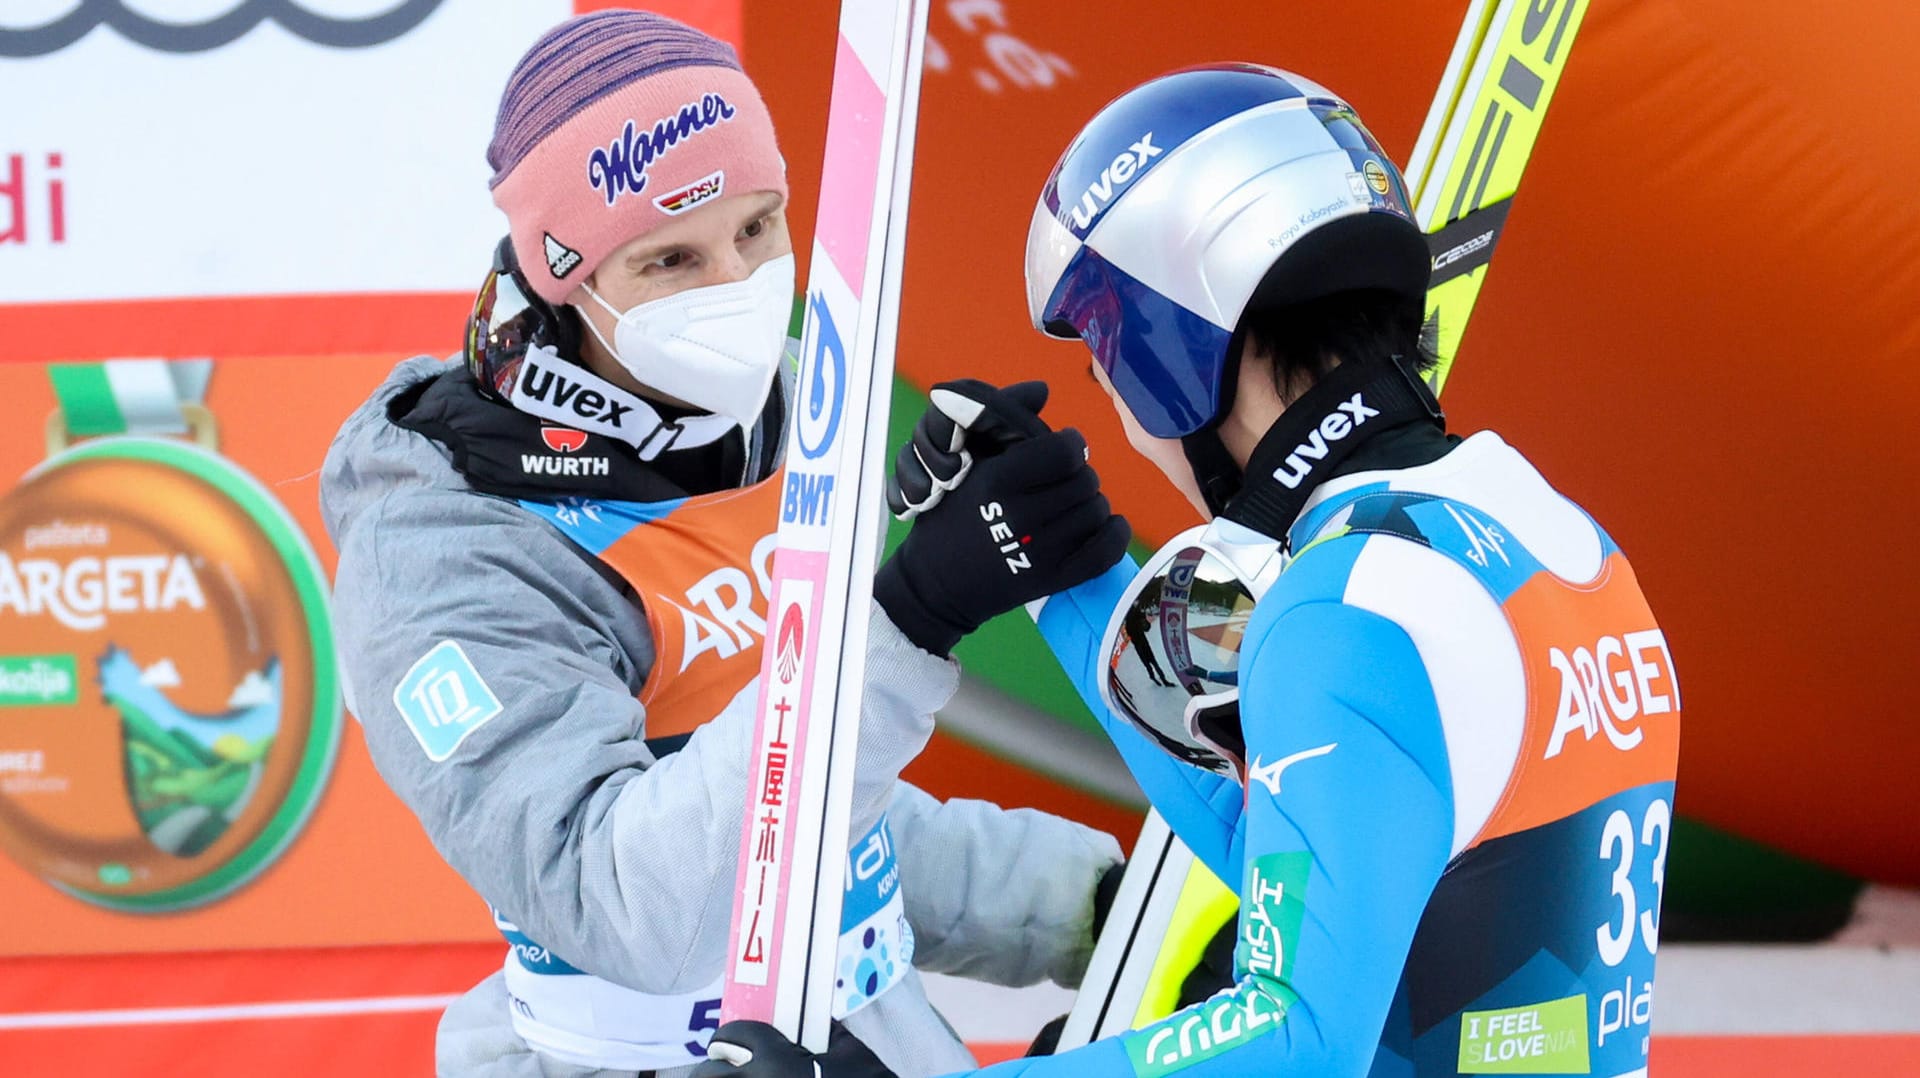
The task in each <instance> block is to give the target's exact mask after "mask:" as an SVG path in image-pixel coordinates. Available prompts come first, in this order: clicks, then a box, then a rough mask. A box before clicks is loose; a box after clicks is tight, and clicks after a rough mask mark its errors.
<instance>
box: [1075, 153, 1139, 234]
mask: <svg viewBox="0 0 1920 1078" xmlns="http://www.w3.org/2000/svg"><path fill="white" fill-rule="evenodd" d="M1161 152H1162V151H1161V149H1160V147H1158V146H1155V145H1154V144H1153V132H1151V131H1149V132H1147V133H1146V134H1144V135H1141V136H1140V139H1139V141H1137V142H1135V143H1134V144H1133V145H1131V146H1129V147H1127V148H1126V149H1125V150H1123V151H1121V153H1120V156H1118V157H1116V158H1114V159H1113V161H1112V163H1110V164H1108V165H1107V167H1106V168H1104V169H1102V170H1100V176H1099V178H1097V179H1095V180H1094V181H1093V182H1092V183H1090V184H1088V185H1087V189H1086V190H1085V191H1084V192H1082V193H1081V195H1080V203H1079V205H1077V206H1075V207H1073V209H1072V210H1071V211H1069V216H1071V217H1072V218H1073V227H1075V228H1078V229H1084V228H1086V227H1087V226H1088V225H1090V224H1092V223H1093V218H1094V215H1095V214H1097V213H1099V212H1100V210H1101V209H1102V208H1103V207H1104V206H1106V204H1107V203H1109V202H1112V201H1113V196H1114V195H1115V194H1117V193H1119V190H1120V189H1121V188H1122V187H1125V186H1126V185H1127V181H1129V180H1131V179H1133V177H1134V175H1135V174H1136V173H1138V172H1140V171H1141V170H1142V169H1144V168H1146V167H1147V162H1148V161H1150V160H1152V159H1153V158H1155V157H1158V156H1160V154H1161Z"/></svg>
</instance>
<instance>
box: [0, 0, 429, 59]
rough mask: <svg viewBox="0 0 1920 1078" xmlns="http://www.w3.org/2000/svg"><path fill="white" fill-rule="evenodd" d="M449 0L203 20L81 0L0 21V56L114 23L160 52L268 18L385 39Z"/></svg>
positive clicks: (323, 38)
mask: <svg viewBox="0 0 1920 1078" xmlns="http://www.w3.org/2000/svg"><path fill="white" fill-rule="evenodd" d="M443 2H444V0H401V2H400V3H399V4H397V5H396V6H394V7H393V9H392V10H390V11H387V12H385V13H384V14H380V15H368V16H365V17H361V18H353V17H348V16H338V17H336V16H332V15H322V14H317V13H315V12H313V11H310V10H308V9H307V8H305V7H302V6H301V5H300V4H298V3H296V2H294V0H240V2H239V3H238V4H236V5H235V6H234V8H233V10H231V11H229V12H227V13H226V14H224V15H215V16H214V17H213V18H211V19H203V20H201V21H199V22H166V21H163V20H160V19H155V18H152V17H150V16H147V15H143V14H141V13H140V12H138V11H135V10H133V9H132V8H131V7H129V6H128V5H127V3H126V0H80V2H79V3H78V4H77V5H76V6H75V7H74V9H73V10H72V11H70V12H68V13H67V14H65V15H62V16H61V17H60V18H58V19H55V20H53V21H52V22H49V23H43V24H41V25H39V26H29V27H25V28H20V27H0V56H5V57H27V56H45V55H47V54H48V53H53V52H59V51H60V50H61V49H64V48H66V47H67V46H68V45H71V44H73V43H74V42H76V41H78V40H80V39H81V38H83V37H85V36H86V35H87V34H88V32H90V31H91V30H93V29H94V28H95V27H97V26H106V27H110V28H112V29H113V30H114V31H115V32H117V33H118V34H119V35H120V36H121V37H124V38H126V39H127V40H128V41H131V42H133V43H134V44H136V45H144V46H145V47H147V48H149V49H153V50H155V51H158V52H179V53H190V52H209V51H211V50H213V49H217V48H220V47H221V46H223V45H230V44H232V43H233V42H234V41H236V40H238V39H239V38H240V37H242V36H243V35H245V34H246V33H247V32H248V31H250V30H252V29H253V28H254V27H256V26H259V25H260V24H261V23H263V22H274V23H277V24H279V26H280V28H281V29H283V30H285V31H287V32H288V33H290V34H293V35H294V36H296V37H300V38H304V39H306V40H307V41H311V42H313V43H314V44H315V45H323V46H325V47H327V48H330V49H364V48H368V47H369V46H373V45H383V44H385V43H387V42H389V41H392V40H393V39H395V38H397V37H400V36H402V35H403V34H406V33H408V32H409V31H411V30H412V29H413V28H414V27H416V26H419V25H420V24H421V23H422V22H424V21H425V20H426V18H427V16H428V15H431V14H433V12H434V11H435V9H437V8H439V6H440V5H441V4H442V3H443Z"/></svg>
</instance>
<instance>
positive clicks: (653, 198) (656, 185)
mask: <svg viewBox="0 0 1920 1078" xmlns="http://www.w3.org/2000/svg"><path fill="white" fill-rule="evenodd" d="M609 68H615V69H616V70H612V71H610V70H609ZM622 69H623V70H622ZM623 76H624V77H623ZM635 76H638V77H635ZM488 156H489V159H490V160H492V161H493V162H494V165H495V169H496V172H495V178H494V186H493V201H494V204H495V205H497V206H499V207H500V208H501V210H503V211H505V213H506V215H507V221H508V224H509V226H510V227H511V230H512V235H513V247H514V252H515V253H516V254H517V255H518V256H519V258H520V265H521V268H522V272H523V273H524V274H525V276H526V278H527V281H528V283H529V284H530V285H531V286H532V288H533V290H534V291H535V292H537V293H539V294H540V296H541V297H542V298H544V299H546V300H547V301H548V302H550V303H556V304H557V303H562V302H564V301H565V300H566V297H567V296H568V294H569V293H571V292H572V291H573V289H574V287H575V286H577V285H578V284H579V283H580V282H581V281H583V280H585V279H586V277H587V275H588V274H590V273H592V272H593V270H594V269H595V268H596V267H597V266H599V265H600V263H601V261H602V260H604V259H605V258H606V257H607V255H609V254H611V253H612V252H613V251H614V250H615V249H616V248H618V247H620V246H621V245H623V244H625V243H628V242H630V241H631V240H633V239H635V238H636V237H638V236H641V235H643V234H645V233H647V232H649V231H651V230H652V229H654V228H656V227H658V226H659V225H660V224H662V223H664V222H666V221H668V220H671V219H673V218H674V217H678V216H679V215H681V214H683V213H686V212H687V211H689V210H692V209H694V208H696V207H698V206H701V205H704V204H706V203H708V202H711V201H714V200H715V199H719V198H721V197H724V196H726V195H731V194H741V193H744V192H751V191H773V192H777V193H779V194H780V195H782V196H784V195H785V194H786V193H787V178H786V164H785V162H784V161H783V160H782V159H781V157H780V150H779V147H778V145H777V143H776V142H775V141H774V135H773V119H772V117H771V116H770V115H768V113H767V107H766V103H765V102H764V101H762V100H761V98H760V93H759V91H758V90H756V89H755V88H754V86H753V83H752V82H751V81H750V80H749V79H748V78H747V76H746V74H745V73H744V72H742V71H741V70H740V69H739V67H738V66H737V62H735V61H734V59H733V53H732V50H731V49H729V48H727V46H726V45H725V44H723V43H721V42H718V41H715V40H714V39H712V38H709V37H707V36H706V35H704V34H700V33H699V31H696V30H692V29H690V28H688V27H685V26H682V25H681V24H679V23H675V22H672V21H671V20H668V19H664V18H662V17H660V16H657V15H651V14H647V13H644V12H602V13H599V15H597V16H596V15H589V16H583V17H581V18H578V19H573V20H569V21H568V22H566V23H562V24H561V25H560V26H559V27H557V28H555V29H554V30H553V31H550V32H549V33H548V34H547V35H546V37H544V38H542V40H541V41H540V42H539V43H536V44H535V46H534V47H533V49H532V50H530V51H529V52H528V54H527V56H526V58H525V59H523V60H522V61H521V63H520V66H519V67H518V68H516V69H515V71H514V74H513V77H512V78H511V79H510V80H509V82H508V86H507V92H506V95H505V96H504V97H503V99H502V102H501V110H500V117H499V120H498V121H497V122H496V129H495V139H494V145H493V147H492V148H491V149H490V150H489V154H488Z"/></svg>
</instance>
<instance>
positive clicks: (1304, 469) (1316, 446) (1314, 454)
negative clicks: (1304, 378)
mask: <svg viewBox="0 0 1920 1078" xmlns="http://www.w3.org/2000/svg"><path fill="white" fill-rule="evenodd" d="M1362 396H1364V394H1363V393H1355V394H1354V395H1353V397H1352V399H1351V400H1348V401H1345V402H1344V403H1342V404H1340V405H1339V406H1338V407H1336V408H1335V409H1334V410H1333V411H1332V412H1329V413H1328V414H1327V415H1326V417H1325V418H1323V419H1321V420H1320V425H1319V426H1318V427H1315V428H1314V429H1313V430H1312V431H1309V432H1308V434H1307V440H1306V441H1304V442H1301V443H1300V444H1299V445H1296V446H1294V447H1293V452H1291V453H1288V454H1287V459H1286V460H1285V461H1283V462H1282V463H1281V465H1280V467H1278V468H1275V469H1274V470H1273V477H1274V478H1275V479H1278V480H1279V481H1280V482H1281V483H1283V484H1285V485H1286V487H1287V489H1288V490H1296V489H1298V488H1299V486H1300V484H1301V483H1304V482H1306V480H1307V476H1308V475H1309V474H1311V473H1312V472H1313V467H1314V465H1315V464H1317V463H1319V462H1320V461H1323V460H1325V459H1327V453H1328V452H1329V451H1330V447H1331V443H1333V442H1337V441H1340V440H1341V439H1343V438H1345V437H1346V436H1347V435H1349V434H1351V433H1353V431H1354V428H1356V427H1359V426H1360V425H1361V424H1363V423H1365V422H1366V421H1367V420H1368V419H1369V418H1371V417H1373V416H1377V415H1379V414H1380V413H1379V412H1378V411H1376V410H1374V409H1372V408H1369V407H1367V403H1366V402H1365V401H1364V400H1361V397H1362Z"/></svg>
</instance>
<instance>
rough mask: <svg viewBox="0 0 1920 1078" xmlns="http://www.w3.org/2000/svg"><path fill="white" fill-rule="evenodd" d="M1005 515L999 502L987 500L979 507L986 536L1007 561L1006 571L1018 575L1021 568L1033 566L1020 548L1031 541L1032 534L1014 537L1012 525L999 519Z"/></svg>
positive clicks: (1003, 508) (1003, 559) (1002, 558)
mask: <svg viewBox="0 0 1920 1078" xmlns="http://www.w3.org/2000/svg"><path fill="white" fill-rule="evenodd" d="M1006 515H1007V511H1006V509H1005V507H1003V506H1002V505H1001V504H1000V503H999V502H988V503H987V504H985V505H983V506H981V507H980V519H981V520H983V521H985V522H987V525H988V527H987V537H988V538H989V539H992V540H993V542H994V545H995V546H996V547H997V548H998V549H999V551H1000V558H1001V560H1002V561H1004V562H1006V563H1007V572H1009V573H1012V574H1013V575H1015V576H1018V575H1020V572H1021V571H1022V570H1024V569H1031V568H1033V563H1032V562H1030V561H1028V560H1027V552H1026V551H1024V550H1021V549H1020V548H1021V547H1023V546H1026V545H1027V544H1028V543H1031V542H1033V536H1031V535H1022V536H1019V537H1018V538H1015V536H1014V534H1013V527H1012V525H1010V524H1008V523H1007V522H1006V521H1005V520H1002V519H1001V518H1002V517H1004V516H1006Z"/></svg>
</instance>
